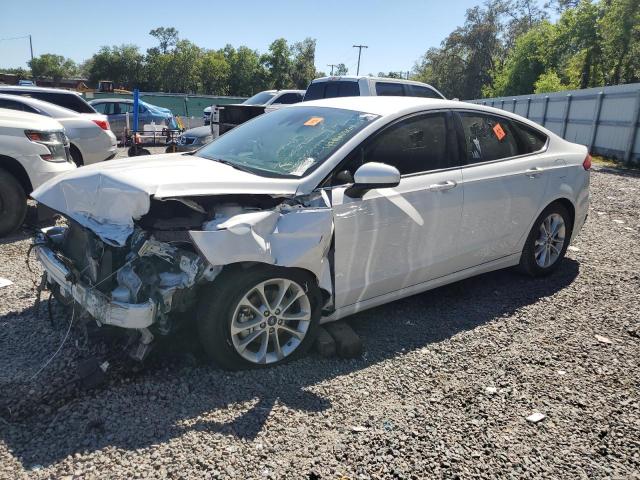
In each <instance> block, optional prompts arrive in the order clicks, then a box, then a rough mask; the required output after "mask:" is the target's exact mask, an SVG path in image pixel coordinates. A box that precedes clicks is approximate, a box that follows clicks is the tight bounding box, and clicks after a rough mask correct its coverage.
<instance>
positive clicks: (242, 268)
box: [33, 96, 591, 369]
mask: <svg viewBox="0 0 640 480" xmlns="http://www.w3.org/2000/svg"><path fill="white" fill-rule="evenodd" d="M590 162H591V159H590V156H589V155H588V152H587V148H586V147H584V146H582V145H576V144H573V143H569V142H567V141H565V140H563V139H562V138H560V137H559V136H557V135H556V134H554V133H552V132H551V131H549V130H547V129H545V128H543V127H540V126H539V125H537V124H535V123H533V122H531V121H529V120H527V119H525V118H522V117H520V116H518V115H515V114H512V113H509V112H505V111H502V110H498V109H493V108H489V107H485V106H480V105H472V104H466V103H461V102H456V101H447V100H434V99H424V98H409V97H405V98H398V97H394V98H380V97H375V96H374V97H351V98H335V99H330V100H322V101H315V102H303V103H299V104H296V105H292V106H290V107H287V108H283V109H280V110H277V111H275V112H272V113H269V114H268V115H262V116H260V117H257V118H255V119H253V120H251V121H250V122H247V123H245V124H243V125H241V126H240V127H238V128H236V129H234V130H232V131H230V132H228V133H226V134H225V135H223V136H221V137H220V138H218V139H217V140H214V141H213V142H211V143H209V144H208V145H206V146H205V147H203V148H201V149H199V150H197V151H196V152H193V153H190V154H167V155H157V156H149V157H145V158H143V159H135V160H123V161H118V162H108V163H106V164H100V165H93V166H90V167H85V168H84V169H82V171H81V172H77V173H73V174H68V175H66V176H65V177H63V178H61V179H60V180H59V181H53V182H50V183H48V184H47V185H45V186H43V187H41V188H40V189H38V190H37V191H36V192H34V194H33V196H34V197H35V198H36V200H37V201H38V202H42V203H44V204H45V205H48V206H49V207H51V208H53V209H54V210H57V211H58V212H61V213H62V214H64V215H65V216H67V217H68V218H70V219H72V220H73V222H70V227H69V228H68V229H64V228H58V229H54V230H48V231H44V232H42V233H41V234H40V235H39V236H38V237H37V240H36V249H37V252H38V253H37V255H38V257H39V258H40V260H41V262H42V264H43V267H44V269H45V270H46V271H47V273H48V277H47V278H48V281H49V282H50V283H51V288H53V289H54V291H57V292H58V294H59V296H60V297H61V298H62V299H63V301H65V302H67V303H68V302H70V301H71V299H72V298H73V299H75V301H76V302H77V304H78V305H80V306H82V308H84V309H86V310H87V311H88V312H89V313H90V314H91V315H93V316H94V317H95V318H96V320H98V322H99V323H100V324H107V325H116V326H118V327H122V328H129V329H138V330H140V331H141V335H140V343H139V345H137V346H136V350H135V352H136V353H135V355H136V357H138V358H139V357H141V356H144V355H143V354H144V352H145V351H146V349H147V348H148V346H149V345H150V343H151V342H152V339H153V338H154V337H155V336H156V335H164V334H168V333H169V332H171V331H172V330H173V327H174V326H175V325H174V322H180V321H181V320H180V318H192V316H190V315H187V316H183V317H179V316H178V315H176V314H177V313H178V312H182V311H188V310H190V309H195V310H196V312H197V313H196V314H195V316H196V318H197V320H196V321H197V325H198V328H199V337H200V340H201V341H202V343H203V345H204V347H205V349H206V351H207V352H208V353H209V354H210V355H211V357H213V358H214V359H215V360H216V361H217V362H218V363H220V364H221V365H223V366H224V367H226V368H231V369H239V368H248V367H258V366H264V365H274V364H278V363H281V362H284V361H287V360H290V359H292V358H296V357H298V356H300V355H302V354H303V353H304V352H305V350H306V349H307V348H309V346H310V345H311V344H312V342H313V339H314V335H315V333H316V329H317V326H318V324H319V323H322V322H330V321H333V320H338V319H340V318H343V317H346V316H347V315H350V314H352V313H354V312H360V311H362V310H365V309H368V308H371V307H375V306H377V305H381V304H383V303H387V302H391V301H393V300H396V299H399V298H403V297H406V296H409V295H414V294H416V293H419V292H423V291H425V290H429V289H432V288H435V287H438V286H441V285H444V284H447V283H450V282H455V281H458V280H461V279H463V278H467V277H470V276H473V275H478V274H481V273H484V272H488V271H491V270H496V269H500V268H506V267H511V266H516V265H519V267H520V268H521V270H522V271H524V272H526V273H528V274H530V275H533V276H539V275H547V274H550V273H552V272H553V271H554V270H555V269H557V268H558V266H559V265H560V262H561V260H562V258H563V257H564V255H565V252H566V249H567V246H568V245H569V243H570V242H571V241H572V239H574V238H575V237H576V236H577V235H578V233H579V232H580V230H581V228H582V226H583V224H584V222H585V220H586V218H587V210H588V206H589V168H590V165H591V163H590ZM114 206H117V207H118V208H114ZM70 239H73V240H70ZM95 251H98V252H102V254H101V255H102V256H101V257H96V256H93V255H92V254H91V252H95ZM62 258H64V262H63V261H62V260H61V259H62ZM104 258H108V261H107V260H101V259H104ZM70 268H73V271H74V272H84V273H81V274H79V275H69V272H70V270H69V269H70ZM425 321H428V319H425Z"/></svg>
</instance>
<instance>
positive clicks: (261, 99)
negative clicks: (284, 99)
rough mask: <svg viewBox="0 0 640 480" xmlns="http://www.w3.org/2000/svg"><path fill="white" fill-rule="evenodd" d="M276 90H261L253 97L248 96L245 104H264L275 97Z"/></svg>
mask: <svg viewBox="0 0 640 480" xmlns="http://www.w3.org/2000/svg"><path fill="white" fill-rule="evenodd" d="M275 95H276V92H260V93H256V94H255V95H254V96H253V97H251V98H247V99H246V100H245V101H244V102H242V103H243V104H244V105H264V104H265V103H267V102H268V101H269V100H271V99H272V98H273V97H275Z"/></svg>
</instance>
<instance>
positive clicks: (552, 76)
mask: <svg viewBox="0 0 640 480" xmlns="http://www.w3.org/2000/svg"><path fill="white" fill-rule="evenodd" d="M569 88H571V87H569V86H568V85H565V84H563V83H562V80H560V77H559V76H558V74H557V73H556V72H555V71H553V70H549V71H548V72H545V73H543V74H541V75H540V76H539V77H538V79H537V80H536V83H535V84H534V89H533V91H534V93H549V92H560V91H562V90H568V89H569Z"/></svg>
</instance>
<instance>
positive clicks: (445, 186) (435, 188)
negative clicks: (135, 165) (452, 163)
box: [427, 180, 458, 192]
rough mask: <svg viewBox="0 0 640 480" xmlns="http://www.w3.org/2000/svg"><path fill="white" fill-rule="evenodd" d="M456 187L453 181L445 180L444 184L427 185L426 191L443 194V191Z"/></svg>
mask: <svg viewBox="0 0 640 480" xmlns="http://www.w3.org/2000/svg"><path fill="white" fill-rule="evenodd" d="M457 186H458V183H457V182H454V181H453V180H447V181H446V182H442V183H434V184H432V185H429V186H428V187H427V190H429V191H430V192H443V191H445V190H451V189H452V188H455V187H457Z"/></svg>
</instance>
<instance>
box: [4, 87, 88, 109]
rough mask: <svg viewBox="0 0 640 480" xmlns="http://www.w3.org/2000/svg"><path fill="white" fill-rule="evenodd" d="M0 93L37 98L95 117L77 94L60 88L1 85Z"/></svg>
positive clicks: (85, 102)
mask: <svg viewBox="0 0 640 480" xmlns="http://www.w3.org/2000/svg"><path fill="white" fill-rule="evenodd" d="M0 93H4V94H7V95H24V96H26V97H31V98H37V99H38V100H44V101H45V102H49V103H54V104H56V105H59V106H61V107H64V108H68V109H69V110H73V111H74V112H78V113H83V114H85V113H86V114H89V115H95V114H96V113H97V112H96V111H95V110H94V109H93V107H92V106H91V105H89V104H88V103H87V101H86V100H85V99H84V98H82V95H80V94H79V93H78V92H72V91H71V90H62V89H60V88H44V87H27V86H15V85H1V86H0Z"/></svg>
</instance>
